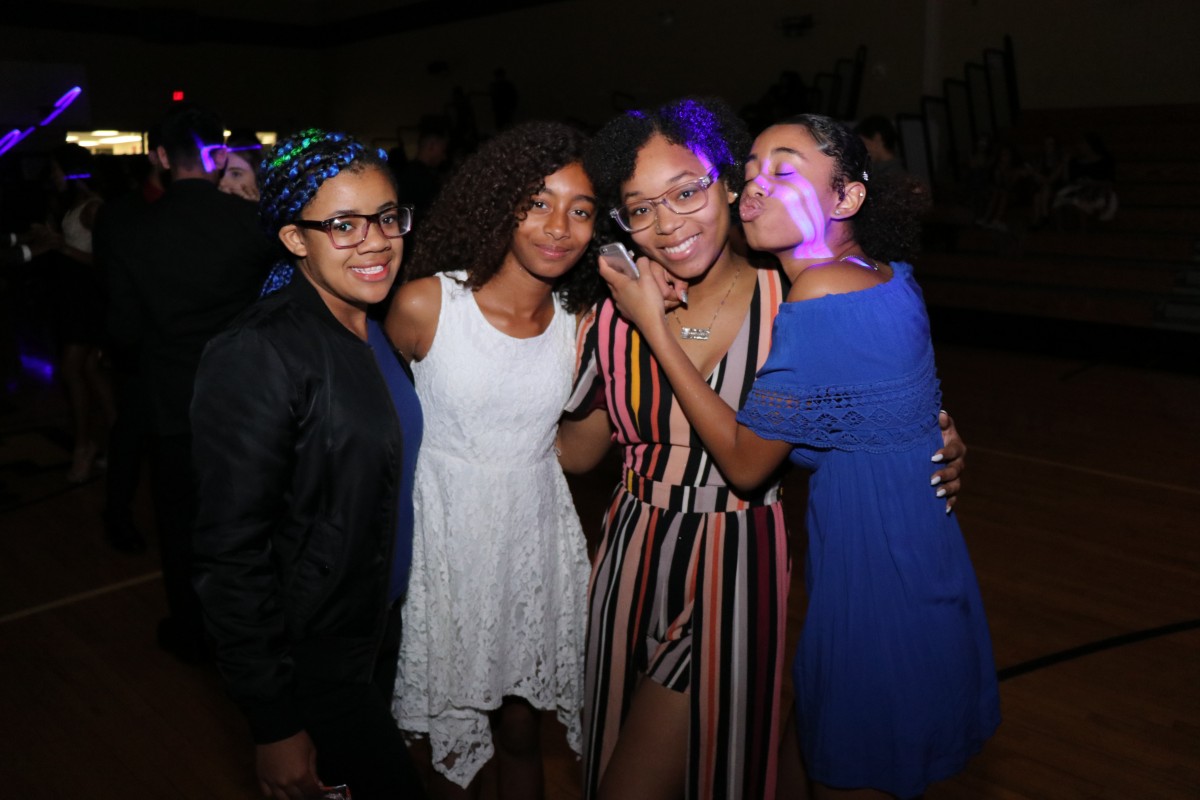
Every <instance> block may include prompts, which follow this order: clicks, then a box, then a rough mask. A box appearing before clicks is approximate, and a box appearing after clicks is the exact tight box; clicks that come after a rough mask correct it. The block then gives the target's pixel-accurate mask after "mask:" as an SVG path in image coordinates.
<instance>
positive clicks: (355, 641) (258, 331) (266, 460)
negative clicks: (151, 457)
mask: <svg viewBox="0 0 1200 800" xmlns="http://www.w3.org/2000/svg"><path fill="white" fill-rule="evenodd" d="M192 428H193V437H194V441H193V448H194V464H195V467H196V477H197V491H198V495H197V505H198V507H197V524H196V533H195V542H194V548H195V561H196V579H195V585H196V590H197V592H198V593H199V595H200V599H201V601H202V603H203V605H204V611H205V617H206V620H207V624H208V627H209V631H210V633H211V634H212V636H213V637H214V639H215V642H216V647H217V663H218V666H219V667H220V669H221V672H222V674H223V675H224V676H225V678H226V680H227V681H228V683H229V687H230V692H231V694H232V695H233V698H234V699H235V700H236V701H237V702H238V704H239V705H240V706H241V707H242V710H243V711H244V712H245V714H246V716H247V717H248V719H249V721H250V726H251V732H252V734H253V736H254V738H255V741H256V742H259V743H264V742H272V741H278V740H280V739H283V738H286V737H288V736H290V735H292V734H294V733H296V732H298V731H299V730H301V729H302V728H303V727H304V726H303V724H302V723H301V722H300V720H299V718H298V717H297V715H296V714H295V712H294V709H293V704H292V700H291V698H292V695H293V692H294V691H295V688H296V681H297V678H302V679H313V680H317V681H334V682H367V681H369V680H370V678H371V672H372V668H373V666H374V661H375V657H376V654H377V651H378V649H379V645H380V641H381V638H382V635H383V626H384V624H385V621H386V614H387V586H388V579H389V572H390V569H391V553H392V547H393V542H394V539H395V519H396V502H397V487H398V486H399V484H400V479H401V455H402V447H403V442H402V440H401V430H400V425H399V422H398V420H397V418H396V411H395V407H394V406H393V404H392V401H391V396H390V395H389V393H388V389H387V385H386V384H385V382H384V379H383V376H382V374H381V373H380V371H379V367H378V365H377V364H376V362H375V360H374V355H373V353H372V350H371V348H370V345H368V344H367V343H365V342H363V341H361V340H359V339H358V338H357V337H356V336H354V335H353V334H351V333H350V332H349V331H348V330H347V329H346V328H345V327H344V326H343V325H342V324H341V323H339V322H338V321H337V320H336V319H335V318H334V317H333V315H332V314H331V313H330V311H329V310H328V308H327V307H326V306H325V303H324V302H323V301H322V300H321V298H320V296H319V295H318V294H317V292H316V290H315V289H314V288H313V287H312V285H311V284H310V283H309V282H308V281H307V280H306V279H305V278H304V277H303V276H302V275H301V274H300V272H299V271H297V273H296V275H295V277H294V278H293V280H292V282H291V284H290V285H289V286H287V287H286V288H284V289H283V290H281V291H280V292H279V293H277V294H275V295H273V296H271V297H268V298H266V299H264V300H261V301H259V302H257V303H255V304H254V305H252V306H251V307H250V308H249V309H247V310H246V311H245V312H244V313H243V314H242V315H241V316H240V317H239V318H238V319H237V320H236V321H235V322H234V323H233V325H232V326H231V327H230V328H229V329H227V330H226V331H224V332H223V333H221V334H219V335H218V336H216V337H215V338H214V339H213V340H212V341H211V342H210V343H209V345H208V347H207V348H206V349H205V352H204V357H203V359H202V360H201V363H200V369H199V372H198V374H197V376H196V389H195V395H194V399H193V402H192Z"/></svg>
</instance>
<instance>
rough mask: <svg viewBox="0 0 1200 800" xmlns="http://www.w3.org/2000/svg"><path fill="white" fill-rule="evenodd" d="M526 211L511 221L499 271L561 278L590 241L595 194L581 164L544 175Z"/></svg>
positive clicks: (593, 223) (555, 278) (593, 221)
mask: <svg viewBox="0 0 1200 800" xmlns="http://www.w3.org/2000/svg"><path fill="white" fill-rule="evenodd" d="M530 201H531V205H530V207H529V210H527V211H525V212H524V217H522V218H520V220H519V221H518V222H517V228H516V230H515V231H513V235H512V242H511V243H510V244H509V247H508V253H507V255H506V256H505V259H504V260H505V265H504V267H502V269H503V268H505V267H513V266H515V267H517V268H519V269H523V270H525V271H526V272H529V273H530V274H532V275H534V276H536V277H538V278H542V279H545V280H549V281H555V280H557V279H558V278H560V277H562V276H563V275H564V274H566V273H567V272H568V271H569V270H570V269H571V267H573V266H575V264H576V263H577V262H578V261H579V259H580V258H581V257H582V256H583V254H584V252H585V251H586V250H587V248H588V245H589V244H590V243H591V241H592V229H593V228H594V227H595V224H596V192H595V190H594V189H592V182H591V181H590V180H589V179H588V176H587V173H586V172H584V171H583V165H582V164H580V163H578V162H576V163H574V164H568V165H567V166H565V167H563V168H562V169H560V170H558V171H557V172H555V173H553V174H551V175H547V176H546V178H545V180H544V181H543V186H542V189H541V191H539V192H537V193H536V194H534V195H533V197H532V198H530Z"/></svg>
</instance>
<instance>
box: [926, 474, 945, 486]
mask: <svg viewBox="0 0 1200 800" xmlns="http://www.w3.org/2000/svg"><path fill="white" fill-rule="evenodd" d="M941 482H942V476H941V475H934V476H933V477H932V478H930V479H929V485H930V486H937V485H938V484H939V483H941Z"/></svg>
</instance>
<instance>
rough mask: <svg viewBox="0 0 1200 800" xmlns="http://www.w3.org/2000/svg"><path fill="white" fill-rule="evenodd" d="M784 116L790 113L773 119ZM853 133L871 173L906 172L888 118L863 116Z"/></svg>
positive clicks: (905, 173)
mask: <svg viewBox="0 0 1200 800" xmlns="http://www.w3.org/2000/svg"><path fill="white" fill-rule="evenodd" d="M784 116H790V115H780V116H777V117H775V119H781V118H783V117H784ZM854 133H855V134H857V135H858V138H860V139H862V142H863V145H864V146H865V147H866V148H867V155H869V156H870V157H871V174H872V175H874V176H877V177H880V178H882V177H884V176H890V175H891V174H892V173H899V174H901V175H907V174H908V171H907V170H906V169H905V168H904V162H903V161H901V160H900V158H899V156H897V155H896V145H898V144H899V143H900V137H899V136H898V135H897V133H896V126H895V125H893V124H892V121H891V120H890V119H888V118H887V117H885V116H883V115H882V114H873V115H871V116H869V117H865V118H863V120H862V121H861V122H859V123H858V124H857V125H855V126H854Z"/></svg>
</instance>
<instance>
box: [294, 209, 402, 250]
mask: <svg viewBox="0 0 1200 800" xmlns="http://www.w3.org/2000/svg"><path fill="white" fill-rule="evenodd" d="M292 224H293V225H295V226H296V227H298V228H308V229H309V230H313V231H325V233H326V234H328V235H329V243H330V244H332V245H333V246H334V247H335V248H336V249H338V250H349V249H350V248H351V247H358V246H359V245H360V244H362V243H363V242H365V241H366V240H367V236H368V235H369V234H370V232H371V225H372V224H375V225H378V226H379V230H380V232H381V233H382V234H383V235H384V236H386V237H387V238H389V239H399V238H400V237H401V236H403V235H404V234H406V233H408V232H409V231H410V230H411V229H412V206H396V207H395V208H389V209H387V210H385V211H380V212H379V213H378V214H342V215H341V216H337V217H330V218H329V219H323V220H311V219H298V220H295V221H294V222H293V223H292Z"/></svg>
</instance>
